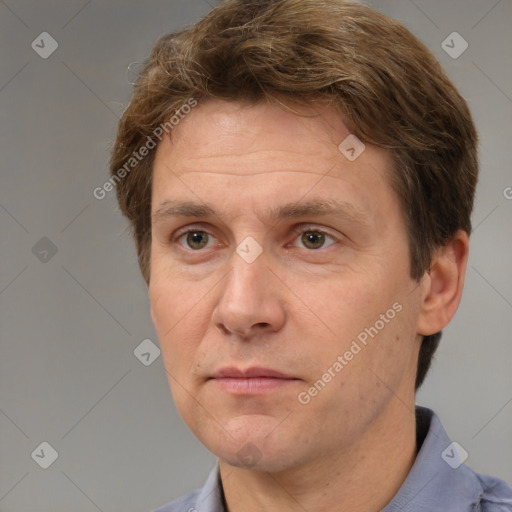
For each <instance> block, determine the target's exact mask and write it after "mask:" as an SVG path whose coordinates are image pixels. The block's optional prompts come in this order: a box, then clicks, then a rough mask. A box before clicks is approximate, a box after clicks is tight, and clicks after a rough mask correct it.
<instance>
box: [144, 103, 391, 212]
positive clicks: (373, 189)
mask: <svg viewBox="0 0 512 512" xmlns="http://www.w3.org/2000/svg"><path fill="white" fill-rule="evenodd" d="M349 136H350V137H354V136H353V135H351V132H350V130H349V128H348V127H347V125H346V124H345V122H344V121H343V119H342V117H341V115H340V114H339V113H338V112H337V111H336V110H334V109H333V108H326V107H325V106H321V105H318V106H316V107H304V108H301V112H300V114H296V113H293V112H290V111H288V110H286V109H285V108H283V107H281V106H279V105H277V104H263V103H261V104H256V105H246V104H240V103H234V102H223V101H217V100H209V101H207V102H206V103H204V104H201V105H200V106H198V107H196V108H195V109H194V110H193V111H192V112H191V113H190V114H189V115H188V116H187V117H186V118H184V119H183V120H182V121H181V122H180V123H179V124H178V125H177V126H176V127H175V128H174V130H173V131H172V132H171V137H167V138H164V139H163V140H162V142H161V143H160V144H159V146H158V148H157V154H156V158H155V163H154V177H153V178H154V179H153V200H152V209H153V212H155V211H156V210H157V209H158V208H159V205H160V204H161V203H162V202H163V201H169V200H175V199H177V198H183V197H186V198H188V199H192V198H193V199H195V200H196V201H201V200H202V201H203V202H208V203H210V202H212V201H213V202H214V201H215V199H216V197H217V196H218V198H222V197H224V198H226V196H229V197H230V198H231V199H237V201H236V202H237V204H238V205H239V206H240V207H242V206H243V205H246V206H247V205H248V204H249V203H252V204H253V206H261V205H262V204H270V206H271V207H274V206H277V204H278V203H279V202H280V200H281V199H284V197H283V195H285V196H286V199H287V200H290V201H297V200H299V199H300V198H301V197H302V196H304V194H310V195H311V194H314V195H315V196H319V195H321V196H322V197H326V198H327V199H329V197H330V198H332V199H339V200H342V201H345V202H347V199H349V198H352V199H353V201H355V202H357V201H360V202H362V203H364V204H363V205H362V206H363V209H364V207H366V206H367V204H366V203H369V202H371V196H373V197H374V198H377V196H379V195H382V194H384V195H385V194H388V195H390V194H391V195H393V192H392V190H391V189H390V187H389V185H388V183H389V179H388V178H389V174H390V172H391V157H390V154H389V153H388V152H387V151H386V150H383V149H380V148H376V147H374V146H370V145H368V144H366V145H365V146H364V151H362V153H361V154H360V156H358V157H357V158H356V159H355V160H351V159H349V158H347V154H346V153H344V152H343V151H342V150H340V148H339V146H340V144H342V143H343V142H344V141H346V140H347V137H349ZM348 140H349V141H352V140H353V139H348ZM355 142H356V143H357V139H355ZM352 145H353V144H352ZM349 146H350V144H349ZM361 147H362V146H361ZM361 147H359V148H356V149H358V150H360V149H361ZM342 149H347V148H346V147H344V146H342ZM349 156H350V153H349ZM169 196H171V197H169ZM194 196H195V197H194ZM365 196H366V197H365ZM388 199H389V198H388ZM393 199H395V200H396V198H393ZM224 201H225V199H224ZM272 203H275V204H272Z"/></svg>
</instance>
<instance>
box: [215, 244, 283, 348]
mask: <svg viewBox="0 0 512 512" xmlns="http://www.w3.org/2000/svg"><path fill="white" fill-rule="evenodd" d="M222 283H223V285H222V287H221V288H220V292H219V293H220V295H219V299H218V302H217V305H216V307H215V309H214V310H213V313H212V322H213V324H214V325H215V327H216V328H217V329H218V330H219V331H220V332H221V333H222V334H223V335H226V336H229V335H236V336H238V337H240V338H241V339H243V340H244V341H249V340H250V339H252V338H254V337H255V336H258V335H262V334H266V333H272V332H277V331H279V330H280V329H281V328H282V326H283V325H284V323H285V309H284V307H283V296H284V290H285V287H284V285H283V283H282V282H279V279H278V278H277V277H276V275H275V273H274V272H271V271H270V270H269V268H268V262H267V261H266V258H265V257H264V256H263V254H262V255H260V257H258V258H257V259H256V260H255V261H253V262H251V263H247V262H246V261H244V259H243V258H241V257H240V256H239V255H238V254H237V253H234V254H233V263H232V268H231V271H230V272H228V274H227V276H226V279H225V280H223V281H222Z"/></svg>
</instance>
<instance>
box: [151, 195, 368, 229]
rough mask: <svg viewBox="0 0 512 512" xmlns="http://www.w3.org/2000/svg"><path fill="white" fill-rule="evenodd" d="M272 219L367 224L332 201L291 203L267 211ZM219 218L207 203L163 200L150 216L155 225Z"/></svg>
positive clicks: (347, 206)
mask: <svg viewBox="0 0 512 512" xmlns="http://www.w3.org/2000/svg"><path fill="white" fill-rule="evenodd" d="M268 214H269V217H270V218H272V219H293V218H300V217H308V216H327V215H329V216H334V217H339V218H342V219H344V220H348V221H351V222H356V223H359V224H363V225H364V224H368V221H367V218H366V216H365V215H364V214H363V213H361V212H360V211H359V210H357V209H356V208H355V207H354V206H353V205H352V204H350V203H346V202H341V201H336V200H334V199H313V200H309V201H304V200H299V201H293V202H290V203H287V204H284V205H281V206H279V207H277V208H270V209H269V210H268ZM216 216H219V214H218V213H217V212H216V211H215V209H214V208H213V206H211V205H210V204H208V203H196V202H193V201H172V200H169V199H167V200H165V201H163V202H162V203H160V205H159V206H158V208H157V210H156V211H155V213H154V214H153V215H152V217H153V219H154V221H155V222H156V223H158V222H160V221H163V220H166V219H168V218H173V217H197V218H205V219H207V218H211V217H216Z"/></svg>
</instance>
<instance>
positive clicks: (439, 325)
mask: <svg viewBox="0 0 512 512" xmlns="http://www.w3.org/2000/svg"><path fill="white" fill-rule="evenodd" d="M468 253H469V240H468V235H467V233H466V232H465V231H458V232H457V233H456V234H455V236H454V237H453V238H452V239H451V240H450V241H449V242H448V243H447V244H446V245H444V246H442V247H439V248H438V249H437V251H436V252H435V254H434V257H433V259H432V264H431V266H430V269H429V271H428V272H427V273H426V275H425V276H424V277H423V279H422V282H421V288H422V301H421V309H420V315H419V318H418V326H417V332H418V334H420V335H423V336H428V335H430V334H434V333H436V332H439V331H441V330H442V329H443V328H444V327H446V325H447V324H448V323H449V322H450V321H451V319H452V318H453V316H454V315H455V312H456V311H457V308H458V306H459V303H460V299H461V296H462V290H463V288H464V279H465V275H466V266H467V261H468Z"/></svg>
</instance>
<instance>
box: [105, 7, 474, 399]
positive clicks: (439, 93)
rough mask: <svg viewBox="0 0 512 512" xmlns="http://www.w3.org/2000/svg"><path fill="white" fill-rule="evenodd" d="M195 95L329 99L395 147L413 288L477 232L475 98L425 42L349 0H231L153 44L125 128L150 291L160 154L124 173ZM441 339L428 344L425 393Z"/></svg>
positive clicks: (118, 145) (423, 354)
mask: <svg viewBox="0 0 512 512" xmlns="http://www.w3.org/2000/svg"><path fill="white" fill-rule="evenodd" d="M191 98H193V99H194V101H196V100H197V101H198V102H201V101H202V100H205V99H208V98H216V99H222V100H227V101H249V102H251V103H257V102H261V101H278V102H279V103H280V104H282V105H285V106H286V105H288V106H289V105H292V104H297V103H304V104H306V103H307V104H312V102H314V101H316V100H322V101H323V100H326V101H327V102H329V104H331V105H333V106H334V107H335V108H337V109H339V112H340V113H341V115H342V116H343V118H344V120H345V122H346V123H347V124H348V126H349V127H350V129H351V131H352V132H353V133H354V134H355V135H357V136H358V137H359V138H360V139H361V140H363V141H365V142H368V143H370V144H374V145H376V146H378V147H381V148H387V149H390V150H391V152H392V154H393V158H394V164H395V169H394V173H393V176H392V178H391V184H392V186H393V188H394V190H395V191H396V193H397V195H398V197H399V200H400V202H401V207H402V210H403V215H404V221H405V224H406V228H407V231H408V238H409V246H410V274H411V276H412V277H413V278H414V279H417V280H419V279H420V278H421V277H422V276H423V275H424V273H425V272H426V271H427V270H428V269H429V267H430V265H431V261H432V256H433V253H434V250H435V249H436V247H439V246H442V245H445V244H446V243H447V242H448V241H449V240H450V238H451V237H453V236H454V234H455V233H456V232H457V231H458V230H459V229H462V230H464V231H466V232H467V233H470V231H471V221H470V215H471V211H472V207H473V198H474V191H475V186H476V182H477V175H478V162H477V149H476V146H477V134H476V131H475V127H474V125H473V121H472V119H471V114H470V112H469V109H468V107H467V104H466V102H465V100H464V99H463V98H462V97H461V95H460V94H459V93H458V91H457V90H456V88H455V87H454V85H453V84H452V83H451V82H450V80H449V79H448V78H447V76H446V75H445V73H444V72H443V70H442V68H441V66H440V64H439V62H438V61H437V60H436V59H435V57H434V56H433V55H432V54H431V52H430V51H429V50H428V49H427V48H426V47H425V46H424V45H423V44H422V43H421V42H420V41H418V39H417V38H416V37H414V36H413V35H412V34H411V33H410V32H409V31H408V30H407V29H406V28H405V27H403V26H402V25H401V24H400V23H398V22H397V21H395V20H392V19H390V18H388V17H387V16H385V15H383V14H381V13H379V12H377V11H374V10H372V9H370V8H368V7H365V6H363V5H361V4H358V3H353V2H346V1H343V0H323V1H322V2H319V1H318V0H228V1H226V2H223V3H222V4H221V5H220V6H219V7H217V8H215V9H214V10H212V11H211V12H210V13H209V14H208V15H206V16H205V17H204V18H203V19H202V20H200V21H199V22H198V23H196V24H195V25H193V26H192V27H190V28H188V29H186V30H182V31H180V32H176V33H172V34H169V35H167V36H165V37H163V38H161V39H160V40H159V41H158V42H157V43H156V44H155V46H154V48H153V50H152V52H151V55H150V56H149V58H148V59H147V61H146V63H145V66H144V69H143V71H142V73H141V74H140V76H139V78H138V80H137V82H136V84H135V86H134V92H133V97H132V99H131V101H130V104H129V105H128V108H127V109H126V111H125V112H124V115H123V117H122V119H121V121H120V123H119V128H118V133H117V138H116V141H115V145H114V148H113V151H112V156H111V160H110V169H111V174H112V178H114V177H116V178H117V182H118V183H117V198H118V201H119V205H120V208H121V210H122V212H123V214H124V215H126V216H127V217H128V219H129V220H130V223H131V226H132V228H133V235H134V238H135V242H136V246H137V254H138V260H139V266H140V268H141V271H142V274H143V276H144V279H145V280H146V283H149V280H150V257H149V256H150V248H151V186H152V166H153V161H154V154H155V151H151V152H150V153H149V154H148V155H147V156H146V157H145V158H144V159H141V161H140V162H139V161H137V162H135V161H133V162H132V164H133V165H132V167H133V168H132V169H128V171H129V172H124V173H123V178H122V179H119V177H120V175H119V172H120V170H121V169H122V168H123V166H124V169H125V171H126V170H127V167H126V163H127V162H128V161H129V159H130V158H133V154H134V152H136V151H137V150H138V148H140V147H141V146H143V145H144V144H146V142H147V141H148V140H150V139H151V138H153V137H154V133H155V129H157V127H158V126H160V125H162V124H163V123H165V122H168V121H169V119H170V118H171V117H172V116H173V114H175V113H176V112H177V111H179V110H180V108H181V107H182V106H183V105H185V104H186V103H187V102H189V101H190V100H191ZM112 178H111V179H112ZM440 337H441V333H440V332H439V333H437V334H433V335H431V336H426V337H424V339H423V341H422V346H421V350H420V356H419V361H418V370H417V376H416V389H417V388H418V387H419V386H420V385H421V384H422V382H423V380H424V378H425V375H426V373H427V371H428V368H429V366H430V363H431V359H432V356H433V354H434V352H435V350H436V348H437V346H438V344H439V340H440Z"/></svg>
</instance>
